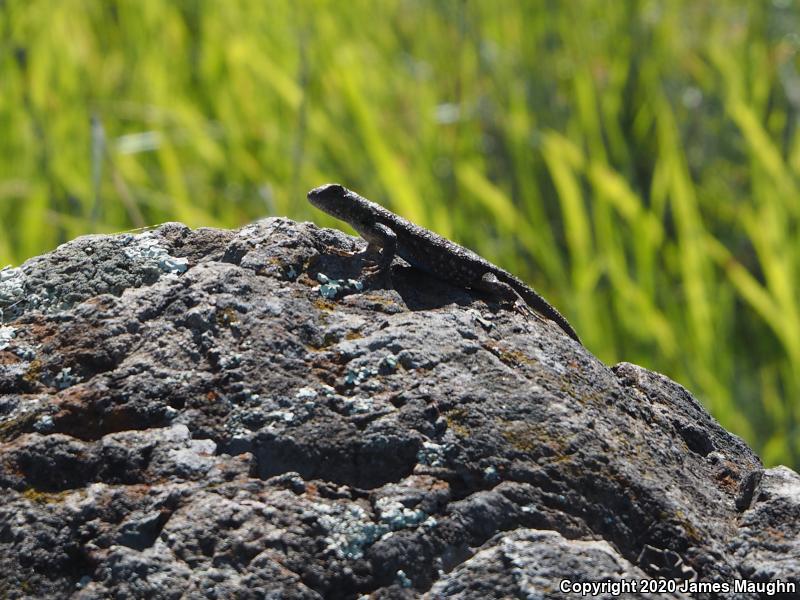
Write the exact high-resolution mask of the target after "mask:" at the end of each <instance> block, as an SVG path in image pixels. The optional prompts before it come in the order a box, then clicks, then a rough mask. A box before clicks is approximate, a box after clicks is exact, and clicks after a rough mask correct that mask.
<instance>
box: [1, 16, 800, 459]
mask: <svg viewBox="0 0 800 600" xmlns="http://www.w3.org/2000/svg"><path fill="white" fill-rule="evenodd" d="M799 49H800V8H799V7H798V3H796V2H790V1H789V0H773V1H772V2H767V1H763V2H759V1H753V2H744V1H742V2H719V1H716V0H672V1H667V0H663V1H652V0H642V1H636V0H626V1H621V0H620V1H615V0H609V1H588V0H587V1H577V2H557V1H544V0H542V1H534V0H530V1H525V0H521V1H512V0H508V1H503V2H491V1H488V0H486V1H475V0H466V1H465V0H446V1H438V2H436V1H425V0H382V1H381V2H374V1H371V0H350V1H349V2H346V3H341V2H328V1H322V0H302V1H301V0H294V1H279V0H273V1H270V2H252V1H245V0H226V1H225V2H215V1H211V0H208V1H206V0H182V1H179V2H170V3H167V2H159V1H156V0H116V1H112V0H108V1H101V2H98V1H89V0H3V1H2V2H0V265H2V264H7V263H11V264H19V263H20V262H22V261H23V260H24V259H26V258H28V257H30V256H33V255H36V254H39V253H42V252H45V251H47V250H50V249H52V248H53V247H54V246H56V245H57V244H59V243H61V242H64V241H66V240H69V239H71V238H73V237H75V236H77V235H80V234H83V233H87V232H110V231H119V230H124V229H129V228H133V227H140V226H143V225H147V224H154V223H159V222H163V221H167V220H180V221H183V222H185V223H187V224H189V225H190V226H201V225H207V226H218V227H234V226H237V225H240V224H242V223H245V222H248V221H251V220H253V219H255V218H257V217H261V216H265V215H289V216H291V217H294V218H297V219H314V220H315V221H317V222H319V223H321V224H327V225H334V222H332V221H330V220H327V219H326V218H325V217H324V216H322V215H321V214H319V213H315V212H314V211H313V210H312V209H310V207H309V206H307V204H306V202H305V192H306V191H307V190H308V189H309V188H311V187H313V186H315V185H318V184H320V183H323V182H327V181H338V182H341V183H344V184H345V185H347V186H348V187H351V188H353V189H356V190H358V191H360V192H361V193H362V194H364V195H366V196H367V197H370V198H372V199H373V200H377V201H380V202H382V203H384V204H386V205H387V206H388V207H390V208H391V209H392V210H394V211H396V212H398V213H401V214H402V215H404V216H406V217H408V218H409V219H411V220H413V221H416V222H418V223H420V224H422V225H424V226H427V227H429V228H432V229H434V230H436V231H438V232H439V233H441V234H443V235H445V236H448V237H450V238H453V239H455V240H457V241H459V242H461V243H463V244H465V245H467V246H469V247H470V248H473V249H475V250H476V251H478V252H479V253H481V254H483V255H484V256H486V257H487V258H488V259H490V260H492V261H493V262H496V263H498V264H500V265H501V266H503V267H505V268H507V269H508V270H510V271H512V272H514V273H516V274H518V275H520V276H521V277H522V278H524V279H525V280H527V281H529V282H531V283H532V284H533V285H534V286H535V287H536V288H537V289H538V290H539V291H540V292H542V293H543V294H544V295H545V296H546V297H547V298H549V299H550V300H551V301H552V302H553V303H554V304H555V305H556V306H558V307H559V308H560V309H561V310H562V312H564V313H565V315H566V316H567V317H568V318H569V319H570V321H571V322H572V324H573V325H574V326H575V328H576V329H577V330H578V331H579V332H580V334H581V336H582V338H583V340H584V342H585V344H586V345H587V346H588V347H589V348H590V349H591V350H592V351H593V352H594V353H595V354H597V355H598V356H599V357H600V358H601V359H602V360H604V361H605V362H606V363H609V364H613V363H615V362H617V361H620V360H626V361H631V362H636V363H639V364H641V365H644V366H647V367H649V368H652V369H655V370H658V371H661V372H663V373H666V374H667V375H669V376H670V377H672V378H674V379H676V380H677V381H679V382H681V383H683V384H684V385H686V386H687V387H688V388H689V389H690V390H692V391H693V392H694V393H695V394H696V395H697V396H698V397H699V398H701V399H702V401H703V402H704V403H705V404H706V405H707V406H708V407H709V408H710V409H711V410H712V412H713V413H714V415H715V416H716V417H717V418H718V419H719V420H720V421H721V422H722V424H723V425H724V426H726V427H728V428H729V429H731V430H733V431H734V432H736V433H738V434H740V435H742V436H743V437H744V438H745V439H747V440H748V442H750V443H751V444H752V445H753V446H754V447H755V448H756V449H757V451H759V452H760V453H761V454H762V457H763V458H764V460H765V462H766V463H768V464H774V463H778V462H783V463H786V464H789V465H793V466H795V467H797V466H798V464H800V460H798V459H799V458H800V439H799V438H798V423H799V419H800V405H799V404H798V403H799V402H800V282H799V281H798V279H799V278H800V239H799V238H800V236H798V221H799V220H800V196H799V195H798V186H800V177H799V176H800V132H798V111H800V59H798V50H799ZM335 225H336V226H339V224H335Z"/></svg>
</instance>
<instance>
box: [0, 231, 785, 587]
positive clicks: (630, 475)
mask: <svg viewBox="0 0 800 600" xmlns="http://www.w3.org/2000/svg"><path fill="white" fill-rule="evenodd" d="M329 247H338V248H340V249H344V250H353V249H360V248H363V242H362V241H360V240H357V239H355V238H351V237H349V236H346V235H344V234H342V233H339V232H337V231H333V230H325V229H319V228H317V227H316V226H314V225H312V224H309V223H300V224H298V223H295V222H292V221H289V220H286V219H266V220H263V221H260V222H258V223H255V224H253V225H250V226H247V227H244V228H242V229H240V230H237V231H219V230H212V229H198V230H195V231H192V230H189V229H188V228H186V227H185V226H183V225H180V224H166V225H163V226H161V227H159V228H157V229H155V230H153V231H149V232H145V233H140V234H135V235H134V234H122V235H114V236H88V237H82V238H79V239H77V240H74V241H73V242H70V243H68V244H65V245H63V246H61V247H59V248H58V249H56V250H55V251H53V252H52V253H50V254H47V255H44V256H41V257H37V258H35V259H32V260H30V261H28V262H27V263H25V264H24V265H23V266H21V267H19V268H16V269H6V270H3V271H1V272H0V309H2V311H3V313H2V316H3V324H2V326H0V598H309V599H311V598H359V597H365V598H366V597H369V598H414V597H420V596H423V597H428V598H443V597H448V598H481V599H484V598H578V597H581V596H580V594H578V593H575V592H574V591H568V592H564V591H562V589H561V588H562V586H563V585H565V584H562V581H563V580H569V581H570V582H578V583H586V582H601V581H609V580H610V581H612V582H615V581H616V582H619V581H621V580H626V581H633V582H635V583H637V584H638V585H639V586H641V585H646V583H645V584H642V582H652V581H653V579H655V578H660V577H664V578H668V579H669V580H670V581H673V580H677V582H678V583H682V582H693V583H694V584H695V585H697V584H704V585H709V586H710V585H711V584H712V583H716V584H718V591H716V592H714V591H708V592H702V590H700V593H689V592H681V591H676V590H672V589H667V587H666V586H664V587H662V589H660V590H657V591H656V593H653V594H648V593H643V592H642V591H641V589H639V590H638V591H637V590H634V591H631V590H628V591H627V592H624V593H622V594H621V597H628V598H632V597H648V598H659V597H663V598H667V597H670V598H675V597H700V598H715V597H731V598H734V597H735V598H758V597H762V596H763V595H764V594H765V593H767V591H766V588H765V587H764V586H765V585H766V584H767V583H770V582H775V581H778V580H780V581H781V582H784V583H786V582H790V583H795V584H797V583H800V579H799V577H800V546H798V539H800V537H799V534H800V477H798V475H797V474H796V473H794V472H792V471H790V470H788V469H785V468H777V469H771V470H768V471H764V470H763V469H762V467H761V464H760V461H759V459H758V457H757V456H755V455H754V454H753V452H752V451H751V450H750V449H749V448H748V447H747V446H746V445H745V444H744V443H743V442H742V441H741V440H740V439H738V438H737V437H736V436H734V435H731V434H730V433H728V432H726V431H725V430H724V429H722V428H721V427H720V426H719V425H718V424H717V423H716V422H715V421H714V420H713V419H712V418H711V417H710V416H709V415H708V414H707V413H706V412H705V410H704V409H703V408H702V407H701V405H700V404H699V403H698V402H697V400H695V399H694V398H693V397H692V396H691V395H690V394H689V393H688V392H687V391H686V390H685V389H684V388H682V387H681V386H679V385H677V384H676V383H673V382H672V381H670V380H668V379H667V378H665V377H663V376H661V375H658V374H656V373H653V372H650V371H647V370H645V369H642V368H640V367H636V366H634V365H631V364H625V363H623V364H620V365H617V366H615V367H613V368H608V367H606V366H605V365H603V364H602V363H601V362H600V361H598V360H597V359H595V358H594V357H593V356H592V355H591V354H590V353H589V352H588V351H587V350H586V349H584V348H583V347H581V346H580V345H578V344H576V343H575V342H573V341H572V340H570V339H569V338H568V337H567V336H566V335H564V334H563V333H562V332H561V331H560V330H559V329H558V328H557V327H556V326H554V325H553V324H551V323H545V322H540V321H537V320H532V319H530V318H526V317H525V316H523V315H520V314H517V313H514V312H512V311H510V310H508V309H507V307H503V306H498V305H496V304H494V303H493V302H492V300H491V299H489V298H483V297H481V296H480V295H473V294H472V293H471V292H468V291H466V290H461V289H457V288H453V287H451V286H449V285H447V284H445V283H442V282H438V281H435V280H433V279H431V278H429V277H426V276H425V275H423V274H421V273H419V272H417V271H415V270H414V269H411V268H410V267H408V266H407V265H404V264H403V263H402V261H399V260H396V262H395V264H394V265H393V272H392V282H391V285H384V286H380V289H374V287H375V286H373V288H372V289H368V290H362V289H360V288H359V286H358V285H357V284H356V283H355V282H354V281H352V280H353V279H355V278H357V277H358V274H359V272H360V269H361V267H363V261H362V259H361V258H359V257H352V258H348V257H343V256H338V255H336V254H334V253H331V252H329V250H328V248H329ZM742 579H747V580H748V581H749V583H750V584H752V585H751V587H750V588H748V589H746V590H745V591H743V592H735V591H734V589H733V586H734V585H735V583H736V581H737V580H742ZM724 584H727V585H729V586H730V588H731V589H730V590H727V591H726V590H724V589H722V590H721V591H719V586H721V585H724ZM757 585H761V586H762V587H761V588H758V587H757ZM709 589H710V588H709ZM798 589H800V587H799V588H798ZM695 591H696V590H695ZM605 597H612V596H611V595H609V594H608V593H606V595H605Z"/></svg>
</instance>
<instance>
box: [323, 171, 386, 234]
mask: <svg viewBox="0 0 800 600" xmlns="http://www.w3.org/2000/svg"><path fill="white" fill-rule="evenodd" d="M308 201H309V202H310V203H311V204H313V205H314V206H316V207H317V208H318V209H320V210H322V211H324V212H326V213H328V214H329V215H331V216H332V217H336V218H337V219H340V220H342V221H345V222H347V223H349V224H350V225H351V226H352V227H353V229H355V230H356V231H358V232H359V233H362V231H363V230H366V229H367V228H368V225H369V224H370V223H371V222H372V220H373V215H372V211H371V209H370V207H371V206H372V203H371V202H370V201H369V200H367V199H366V198H362V197H361V196H359V195H358V194H356V193H355V192H353V191H351V190H348V189H347V188H346V187H344V186H343V185H339V184H338V183H327V184H325V185H321V186H319V187H316V188H314V189H313V190H311V191H310V192H308Z"/></svg>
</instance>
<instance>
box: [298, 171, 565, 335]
mask: <svg viewBox="0 0 800 600" xmlns="http://www.w3.org/2000/svg"><path fill="white" fill-rule="evenodd" d="M308 201H309V202H311V204H313V205H314V206H316V207H317V208H319V209H320V210H322V211H325V212H326V213H328V214H329V215H332V216H334V217H336V218H337V219H340V220H342V221H345V222H346V223H349V224H350V226H351V227H352V228H353V229H355V230H356V231H357V232H358V233H359V234H360V235H361V237H363V238H364V239H365V240H366V241H367V250H366V252H367V253H373V252H376V251H377V250H380V251H381V253H380V259H379V261H378V263H377V265H375V267H374V268H373V269H372V274H373V275H374V274H380V273H385V272H387V271H388V269H389V267H390V265H391V263H392V259H394V257H395V255H397V256H399V257H400V258H402V259H403V260H405V261H406V262H407V263H409V264H410V265H411V266H412V267H416V268H418V269H421V270H422V271H425V272H427V273H430V274H431V275H433V276H435V277H438V278H440V279H443V280H445V281H448V282H450V283H452V284H454V285H458V286H461V287H465V288H470V289H473V290H478V291H483V292H489V293H491V294H493V295H495V296H496V297H499V298H502V299H504V300H509V301H512V302H514V303H515V305H517V306H521V307H525V308H526V309H528V312H532V311H531V310H530V309H533V311H536V312H538V313H539V314H540V315H542V316H544V317H546V318H548V319H551V320H552V321H555V323H556V324H557V325H558V326H559V327H561V329H563V330H564V331H565V332H566V333H567V335H569V336H570V337H571V338H572V339H574V340H575V341H577V342H578V343H580V338H578V334H577V333H575V330H574V329H573V328H572V326H571V325H570V324H569V322H568V321H567V320H566V319H565V318H564V317H563V316H562V315H561V313H560V312H558V311H557V310H556V309H555V308H554V307H553V306H551V305H550V304H549V303H548V302H547V300H545V299H544V298H542V297H541V296H540V295H539V294H537V293H536V292H535V291H534V290H533V289H531V288H530V287H529V286H527V285H525V284H524V283H523V282H522V281H521V280H519V279H517V278H516V277H514V276H513V275H512V274H511V273H509V272H508V271H505V270H503V269H501V268H500V267H498V266H495V265H493V264H492V263H490V262H489V261H488V260H486V259H484V258H481V257H480V256H478V255H477V254H475V253H474V252H472V251H471V250H469V249H467V248H464V247H463V246H459V245H458V244H456V243H455V242H451V241H450V240H448V239H446V238H443V237H442V236H440V235H438V234H436V233H434V232H432V231H428V230H427V229H425V228H423V227H419V226H418V225H414V224H413V223H411V222H410V221H407V220H406V219H404V218H403V217H400V216H398V215H396V214H394V213H393V212H391V211H389V210H387V209H385V208H383V207H382V206H380V205H379V204H375V203H374V202H370V201H369V200H367V199H366V198H362V197H361V196H359V195H358V194H356V193H355V192H353V191H351V190H348V189H347V188H346V187H343V186H341V185H339V184H336V183H329V184H327V185H323V186H320V187H317V188H314V189H313V190H311V191H310V192H308ZM534 314H535V313H534Z"/></svg>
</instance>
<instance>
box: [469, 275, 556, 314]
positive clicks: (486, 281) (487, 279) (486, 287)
mask: <svg viewBox="0 0 800 600" xmlns="http://www.w3.org/2000/svg"><path fill="white" fill-rule="evenodd" d="M472 287H473V288H475V289H477V290H481V291H483V292H488V293H490V294H492V295H493V296H495V297H496V298H499V299H500V300H501V301H503V302H505V303H507V304H511V305H512V306H513V307H514V310H516V311H517V312H519V313H520V314H522V315H524V316H527V317H533V318H535V319H538V320H540V321H545V319H544V317H542V316H541V315H540V314H539V313H537V312H536V311H535V310H533V309H532V308H531V307H530V306H528V303H527V302H525V300H523V299H522V296H520V295H519V294H518V293H517V291H516V290H515V289H514V288H513V287H511V286H510V285H508V284H507V283H505V282H503V281H500V280H499V279H498V278H497V276H496V275H495V274H494V273H492V272H491V271H487V272H486V273H484V274H483V276H482V277H481V278H480V280H479V281H478V282H477V283H476V284H475V285H473V286H472Z"/></svg>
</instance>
